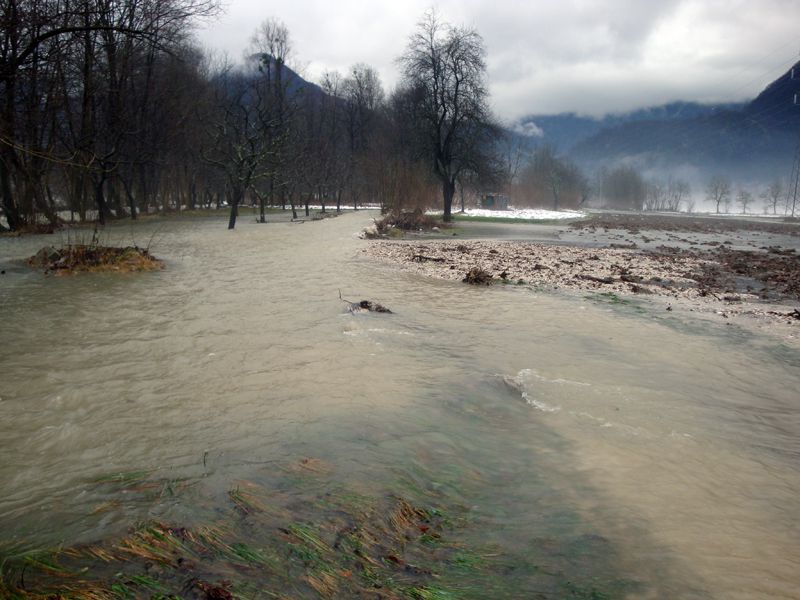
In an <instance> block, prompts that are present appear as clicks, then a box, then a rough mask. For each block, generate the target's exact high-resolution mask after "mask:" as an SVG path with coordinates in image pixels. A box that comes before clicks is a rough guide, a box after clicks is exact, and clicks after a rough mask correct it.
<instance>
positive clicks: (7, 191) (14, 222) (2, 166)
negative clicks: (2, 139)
mask: <svg viewBox="0 0 800 600" xmlns="http://www.w3.org/2000/svg"><path fill="white" fill-rule="evenodd" d="M8 154H9V151H5V152H3V156H2V157H0V194H2V204H3V212H4V213H5V215H6V221H8V228H9V229H10V230H11V231H16V230H18V229H20V228H21V227H22V226H23V225H24V224H25V223H24V221H23V219H22V216H21V215H20V213H19V209H18V208H17V204H16V202H14V193H13V191H12V190H11V173H10V170H9V168H8V164H7V156H8Z"/></svg>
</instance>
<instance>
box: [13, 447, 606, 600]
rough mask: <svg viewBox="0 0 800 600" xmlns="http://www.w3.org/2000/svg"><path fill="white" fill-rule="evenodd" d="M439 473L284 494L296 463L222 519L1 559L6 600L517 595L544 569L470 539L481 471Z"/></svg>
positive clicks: (239, 494)
mask: <svg viewBox="0 0 800 600" xmlns="http://www.w3.org/2000/svg"><path fill="white" fill-rule="evenodd" d="M303 461H305V462H303ZM303 461H301V462H300V463H299V464H301V467H302V468H301V471H303V472H304V473H305V474H306V475H310V476H312V477H315V478H318V477H320V472H325V473H328V472H330V469H327V468H325V469H317V468H316V467H317V466H319V465H320V464H322V463H321V462H320V463H318V462H316V461H306V459H303ZM307 465H311V466H312V467H313V468H311V469H307V468H306V466H307ZM398 474H399V473H398ZM430 475H431V474H430V473H428V478H427V479H428V483H426V482H425V468H423V467H419V466H417V467H414V468H413V469H409V470H407V471H405V472H404V477H398V481H397V482H396V483H397V484H398V485H396V486H394V489H393V490H392V491H391V492H387V493H377V494H376V493H371V494H366V493H358V492H356V491H354V490H353V489H352V487H347V488H345V487H336V486H332V485H330V484H329V482H328V483H326V485H322V486H317V487H313V486H309V487H308V489H306V488H305V487H302V491H300V492H298V491H297V489H295V488H291V489H292V491H293V492H294V493H288V492H284V493H282V492H281V491H279V490H285V489H286V488H285V485H286V482H287V481H289V482H294V481H295V480H296V479H297V477H298V473H297V470H296V469H293V468H291V467H289V468H287V469H285V470H284V471H282V474H279V475H277V476H276V477H278V479H277V481H274V482H273V484H274V485H259V484H257V483H255V482H250V481H238V482H236V483H235V484H234V485H233V487H231V488H230V489H229V491H228V492H227V493H226V494H223V496H222V499H223V502H224V503H225V506H223V507H220V506H219V505H218V504H217V503H216V502H213V504H214V509H213V510H212V511H210V514H212V515H215V519H216V520H214V521H213V522H202V521H201V522H200V523H198V524H195V525H194V526H192V527H183V526H177V525H175V524H171V523H166V522H161V521H154V520H149V521H146V522H142V523H139V524H137V525H134V526H133V527H131V528H130V530H129V531H128V532H127V533H126V534H125V535H122V536H120V537H118V538H117V539H114V540H106V541H101V542H99V543H95V544H90V545H76V546H72V547H68V548H66V549H61V548H59V549H55V550H52V551H50V552H37V553H29V554H27V555H19V554H18V555H16V556H11V557H6V558H5V559H2V557H0V559H2V562H0V565H3V566H2V568H1V569H0V598H12V599H19V600H40V599H41V600H44V599H50V598H62V599H68V598H69V599H81V600H101V599H102V600H106V599H112V598H113V599H117V600H119V599H127V598H153V599H155V598H157V599H163V600H166V599H168V598H199V599H203V598H206V599H211V598H222V599H224V600H227V599H231V600H232V599H234V598H256V597H258V598H263V597H274V598H354V597H358V598H367V597H374V598H384V599H387V600H388V599H395V600H456V599H459V600H461V599H464V600H467V599H469V598H485V597H498V598H500V597H519V596H518V594H519V592H520V590H521V589H524V588H525V585H526V583H527V581H528V580H526V579H525V577H529V576H530V575H531V574H536V573H537V570H536V567H535V566H533V565H532V564H530V563H529V562H525V563H522V562H520V563H519V564H517V563H513V562H512V561H509V560H507V558H506V557H504V556H503V553H502V551H501V550H500V549H498V548H496V547H478V546H475V545H474V544H469V543H467V542H466V537H465V535H466V534H467V533H468V532H469V531H470V530H472V529H473V527H474V525H475V522H474V521H473V519H472V518H470V517H468V515H467V513H468V512H469V509H467V508H466V507H465V506H463V505H462V504H461V500H463V498H464V497H465V495H466V494H467V492H466V491H465V490H464V489H463V488H459V487H458V486H457V483H458V481H459V480H460V481H461V482H462V483H464V484H467V483H468V482H471V481H474V480H475V479H476V477H477V476H476V475H474V474H470V471H469V470H468V469H467V470H464V469H454V468H451V467H450V466H447V467H445V468H444V469H442V470H439V471H437V475H438V477H437V478H436V480H435V481H436V485H430V481H431V478H430ZM149 477H150V474H149V473H148V472H147V471H137V472H129V473H120V474H112V475H109V476H106V477H103V478H98V480H97V481H98V483H102V484H104V485H105V484H115V485H117V484H120V485H121V486H123V487H122V490H121V491H122V492H126V491H127V490H129V489H131V488H129V487H124V486H128V485H130V486H133V489H138V488H137V487H136V486H141V485H144V484H147V483H148V482H150V481H151V480H150V479H149ZM478 479H480V477H478ZM298 481H299V482H301V483H302V482H306V483H308V481H309V480H308V479H306V478H305V475H304V477H303V478H301V479H300V480H298ZM123 484H124V485H123ZM443 490H444V493H443ZM454 499H458V501H454ZM473 537H474V536H473ZM553 582H555V583H553ZM553 582H551V585H550V589H551V590H552V591H553V592H554V595H552V596H549V597H553V598H557V597H565V598H597V599H598V600H600V599H602V598H605V597H606V596H603V595H599V594H600V593H601V592H597V590H600V589H601V587H594V586H592V585H583V586H582V585H580V584H578V583H574V584H573V583H570V582H568V581H564V579H563V578H561V579H558V578H557V577H556V578H555V579H553ZM487 594H488V596H487ZM592 594H594V595H592Z"/></svg>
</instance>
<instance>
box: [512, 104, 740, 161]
mask: <svg viewBox="0 0 800 600" xmlns="http://www.w3.org/2000/svg"><path fill="white" fill-rule="evenodd" d="M745 106H746V105H745V104H735V103H730V104H714V105H711V104H698V103H696V102H671V103H669V104H664V105H663V106H655V107H649V108H642V109H639V110H635V111H631V112H627V113H619V114H609V115H605V116H603V117H600V118H594V117H587V116H581V115H578V114H575V113H562V114H558V115H531V116H528V117H524V118H523V119H521V121H520V125H519V126H518V127H517V129H518V130H519V131H526V130H527V131H528V132H535V135H534V137H535V138H536V140H535V141H537V142H538V143H544V144H547V145H550V146H553V147H555V148H556V149H557V150H558V151H560V152H569V151H570V150H571V149H572V148H573V147H574V146H575V145H576V144H578V143H580V142H582V141H584V140H586V139H588V138H589V137H591V136H593V135H594V134H596V133H598V132H600V131H603V130H605V129H609V128H612V127H617V126H620V125H624V124H627V123H633V122H640V121H685V120H690V119H695V118H699V117H708V116H711V115H714V114H717V113H720V112H726V111H735V110H741V109H743V108H744V107H745Z"/></svg>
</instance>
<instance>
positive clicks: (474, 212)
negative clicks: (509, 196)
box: [429, 208, 586, 221]
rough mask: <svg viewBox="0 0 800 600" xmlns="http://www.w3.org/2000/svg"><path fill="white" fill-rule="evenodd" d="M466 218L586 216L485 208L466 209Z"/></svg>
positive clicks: (546, 211)
mask: <svg viewBox="0 0 800 600" xmlns="http://www.w3.org/2000/svg"><path fill="white" fill-rule="evenodd" d="M441 213H442V211H429V214H434V215H435V214H441ZM465 213H466V215H467V216H468V217H502V218H505V219H536V220H548V221H550V220H553V221H554V220H559V219H580V218H582V217H585V216H586V213H583V212H581V211H579V210H544V209H540V208H511V209H509V210H489V209H486V208H468V209H466V211H465ZM454 214H462V213H454Z"/></svg>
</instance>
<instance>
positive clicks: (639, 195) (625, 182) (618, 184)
mask: <svg viewBox="0 0 800 600" xmlns="http://www.w3.org/2000/svg"><path fill="white" fill-rule="evenodd" d="M600 193H601V195H602V196H603V200H604V204H605V206H610V207H614V208H624V209H629V210H642V208H643V207H644V203H645V198H646V195H647V184H646V183H645V180H644V179H643V178H642V176H641V175H640V174H639V172H638V171H637V170H636V169H634V168H633V167H631V166H626V165H622V166H619V167H616V168H615V169H612V170H611V171H606V172H603V173H601V174H600Z"/></svg>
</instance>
